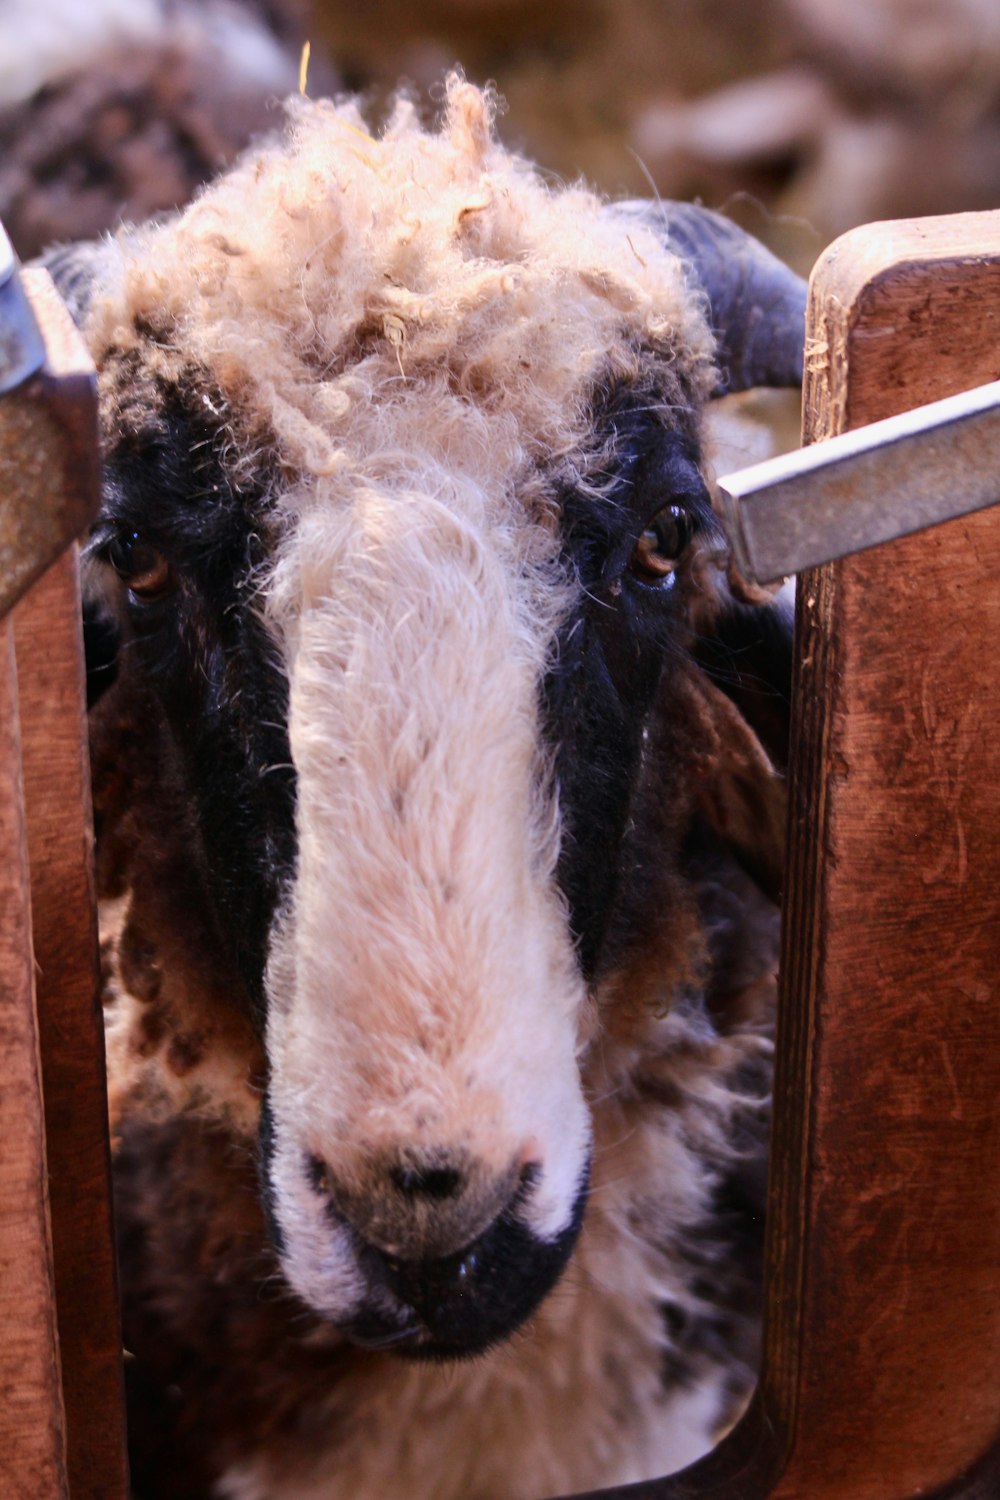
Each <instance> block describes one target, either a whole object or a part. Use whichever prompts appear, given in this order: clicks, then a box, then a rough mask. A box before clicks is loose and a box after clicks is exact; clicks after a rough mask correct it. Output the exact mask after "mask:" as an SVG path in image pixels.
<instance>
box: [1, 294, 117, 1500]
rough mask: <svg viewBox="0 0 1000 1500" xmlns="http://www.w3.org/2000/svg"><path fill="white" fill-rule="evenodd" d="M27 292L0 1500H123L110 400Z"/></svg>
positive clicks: (5, 599) (19, 467)
mask: <svg viewBox="0 0 1000 1500" xmlns="http://www.w3.org/2000/svg"><path fill="white" fill-rule="evenodd" d="M24 281H25V290H26V291H27V293H28V296H29V300H30V301H31V303H32V306H33V308H34V311H35V315H36V317H37V320H38V322H39V324H40V326H41V328H42V331H43V333H44V337H45V344H46V350H47V356H48V357H47V362H46V365H45V367H44V368H43V370H42V371H41V372H40V373H39V374H38V375H36V376H35V377H33V378H32V379H31V380H30V381H28V382H27V383H26V384H25V385H23V386H21V387H19V388H18V389H17V390H16V391H14V392H13V393H12V394H9V395H7V396H5V397H4V398H3V403H2V406H0V498H2V507H0V613H2V611H3V610H4V609H6V608H7V607H8V606H9V605H10V604H12V603H14V601H16V600H18V599H19V600H20V602H19V603H17V605H16V608H15V609H14V610H13V611H12V615H10V616H7V617H6V618H4V619H0V632H2V637H0V639H2V648H3V649H2V653H0V696H2V701H0V838H2V844H0V847H2V848H3V851H4V854H3V859H2V860H0V1500H22V1497H23V1500H124V1497H125V1495H126V1492H127V1475H126V1464H125V1444H124V1419H123V1400H122V1376H121V1335H120V1324H119V1316H118V1303H117V1287H116V1276H115V1258H114V1249H113V1240H112V1234H111V1196H110V1170H109V1151H108V1128H107V1108H106V1094H105V1082H104V1046H103V1032H102V1028H101V1017H100V1003H99V977H98V966H97V934H96V923H95V914H94V883H93V875H92V869H91V861H92V831H91V819H90V785H89V766H88V761H87V748H86V724H85V703H84V669H83V655H82V642H81V638H80V593H79V583H78V578H77V560H76V551H75V547H73V546H72V545H71V544H72V539H73V537H74V536H75V535H76V534H77V533H78V532H79V531H81V530H82V529H83V528H84V527H85V526H86V525H87V523H88V522H89V520H90V519H91V516H92V514H93V512H94V509H95V507H96V504H97V430H96V399H95V398H96V390H95V379H94V371H93V366H92V365H91V364H90V361H89V359H88V358H87V356H86V353H85V351H84V349H83V346H82V344H81V343H80V340H79V338H78V336H77V334H76V332H75V330H74V328H73V325H72V322H71V320H70V318H69V315H68V313H67V312H66V309H65V308H64V307H63V305H62V303H61V301H60V299H59V297H58V296H57V294H56V292H55V289H54V288H53V286H52V284H51V282H50V280H49V278H48V277H47V276H46V275H45V274H44V273H43V272H29V273H25V277H24ZM46 569H47V571H45V570H46ZM15 642H16V668H15ZM36 998H37V1011H36ZM39 1064H40V1067H39Z"/></svg>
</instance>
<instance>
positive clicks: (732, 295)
mask: <svg viewBox="0 0 1000 1500" xmlns="http://www.w3.org/2000/svg"><path fill="white" fill-rule="evenodd" d="M617 207H618V208H619V209H621V210H623V211H624V212H625V213H626V214H627V215H629V216H630V217H632V216H634V217H636V218H639V219H641V220H642V221H643V223H645V224H646V225H647V226H648V227H649V228H650V229H652V230H653V231H654V232H655V233H657V234H659V235H660V236H661V238H663V239H664V240H665V241H666V242H667V244H668V245H669V246H670V248H671V249H672V250H673V251H675V252H676V254H677V255H679V256H680V257H681V259H682V260H684V261H686V262H687V263H688V264H689V265H690V266H691V267H692V269H693V270H694V273H695V275H696V276H697V279H698V282H699V284H700V286H701V288H702V290H703V291H704V292H705V295H706V296H707V298H708V303H709V309H710V316H711V322H712V329H713V331H714V333H715V335H716V337H717V339H718V352H717V358H718V362H719V371H720V384H719V388H718V390H717V391H716V394H717V395H723V394H725V392H727V391H744V390H748V389H749V388H750V387H751V386H755V385H775V386H790V385H801V383H802V352H803V345H804V343H805V308H806V283H805V282H804V281H803V280H802V278H801V277H800V276H797V275H796V274H795V272H794V271H792V270H790V269H789V267H788V266H786V265H785V264H784V262H783V261H780V260H778V258H777V256H775V255H772V254H771V252H770V250H767V249H765V247H764V246H763V245H762V244H761V243H760V241H759V240H755V239H754V237H753V235H750V234H747V232H746V231H745V230H743V229H740V228H739V226H738V225H736V224H732V223H730V221H729V220H728V219H725V218H723V216H722V215H721V214H717V213H713V212H712V210H711V209H708V208H700V207H698V206H697V205H696V204H693V203H668V202H661V203H655V202H636V201H633V202H628V203H621V204H619V205H617Z"/></svg>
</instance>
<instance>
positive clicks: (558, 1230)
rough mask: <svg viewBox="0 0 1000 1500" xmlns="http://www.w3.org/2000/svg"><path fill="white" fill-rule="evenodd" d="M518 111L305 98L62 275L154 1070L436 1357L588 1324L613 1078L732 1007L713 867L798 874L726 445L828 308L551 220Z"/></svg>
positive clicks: (322, 1264) (682, 222) (310, 1242)
mask: <svg viewBox="0 0 1000 1500" xmlns="http://www.w3.org/2000/svg"><path fill="white" fill-rule="evenodd" d="M489 116H490V104H489V100H488V99H487V98H484V96H483V95H482V94H480V93H479V92H478V91H476V90H475V89H473V88H472V87H471V86H469V85H466V84H464V83H463V82H461V81H458V80H452V82H451V84H450V86H449V94H448V103H447V109H446V113H445V117H444V122H443V125H442V127H441V129H440V131H439V132H437V133H433V134H432V133H428V132H425V131H424V130H422V129H421V128H420V127H419V125H418V123H417V121H416V119H415V116H414V113H413V111H412V109H411V108H410V107H409V106H408V105H405V104H403V105H400V106H399V107H398V109H397V112H396V114H395V116H394V118H393V120H392V121H391V122H390V124H389V126H388V127H387V129H386V131H385V134H384V135H383V137H382V138H380V139H379V140H375V139H373V138H372V137H371V136H370V135H369V134H368V132H367V131H366V129H365V127H364V124H363V121H362V120H361V117H360V116H359V115H358V114H357V113H356V112H355V111H354V110H353V108H352V107H351V106H349V105H338V106H337V107H336V108H334V107H333V106H331V105H328V104H325V103H317V104H312V103H308V102H305V101H299V102H296V103H295V105H294V106H292V108H291V123H290V127H289V130H288V133H287V135H286V137H285V139H284V140H283V141H282V142H281V143H277V144H269V145H266V146H264V147H262V148H260V149H259V150H257V151H255V152H252V153H251V154H250V155H248V156H247V157H246V158H245V159H244V160H243V162H242V163H241V164H240V165H239V166H238V167H237V168H236V169H235V170H234V171H233V172H231V173H230V174H228V175H227V176H225V177H223V178H222V179H220V181H219V182H218V183H217V184H215V185H214V186H213V187H212V188H210V189H209V190H207V191H206V192H205V193H204V194H203V195H202V197H201V198H200V199H199V200H198V201H197V202H196V203H195V204H194V205H193V206H192V207H191V208H189V209H188V210H187V211H186V212H185V213H183V214H182V215H180V216H178V217H176V218H173V219H170V220H168V221H166V222H165V223H163V224H161V225H158V226H153V227H150V228H146V229H141V230H134V231H126V232H123V233H122V234H121V235H119V237H118V238H117V240H115V241H114V242H112V243H111V244H109V245H107V246H105V247H101V248H100V249H98V250H95V249H93V248H91V249H89V250H86V251H83V252H81V251H74V250H69V251H63V252H58V253H57V254H56V255H55V256H53V257H52V259H51V261H50V264H51V267H52V269H53V272H54V274H55V275H56V277H57V279H58V280H59V281H60V283H61V284H62V286H63V288H64V290H65V293H66V295H67V298H68V300H69V301H70V303H71V305H72V306H73V307H74V308H75V310H76V312H77V314H78V316H79V318H80V320H81V322H82V324H83V326H84V329H85V332H86V335H87V337H88V339H89V342H90V345H91V347H92V349H93V351H94V354H95V357H96V358H97V361H98V364H99V368H100V371H101V382H102V393H103V394H102V401H103V421H104V434H105V443H106V482H105V505H104V510H103V514H102V517H101V520H100V521H99V523H98V525H97V527H96V529H95V532H94V536H93V538H92V542H91V545H90V549H89V555H90V560H89V585H88V586H89V589H90V593H91V597H92V599H94V600H97V601H99V602H100V604H101V608H102V609H103V611H104V615H105V618H110V619H111V620H113V621H114V624H115V629H116V631H117V633H118V637H119V644H118V649H117V673H118V680H117V682H116V683H115V686H114V687H113V688H112V689H111V690H110V691H109V692H108V693H107V694H106V695H105V696H104V697H103V698H102V699H101V701H100V702H99V703H98V705H97V708H96V709H95V765H96V777H97V804H98V808H99V811H102V812H103V817H104V828H103V830H102V864H103V868H104V871H105V875H104V883H105V888H106V890H107V891H108V892H109V893H111V894H114V892H115V890H121V889H123V888H125V887H127V889H128V893H129V904H128V906H127V908H126V910H125V915H124V917H123V919H122V924H123V925H122V926H121V930H120V932H119V935H118V938H117V941H116V952H117V960H116V961H117V965H118V974H119V983H120V985H121V987H122V988H123V989H124V990H127V991H129V992H130V993H131V994H132V995H136V994H138V995H139V996H140V999H143V1000H144V1001H145V1002H146V1011H145V1021H144V1022H143V1023H142V1025H140V1028H139V1030H140V1033H141V1035H142V1036H143V1038H144V1041H143V1043H142V1045H140V1046H139V1047H138V1050H139V1051H140V1052H142V1051H143V1049H145V1052H146V1053H156V1054H157V1056H158V1060H159V1061H160V1062H161V1063H162V1064H163V1067H162V1069H161V1071H162V1072H163V1074H164V1075H168V1074H172V1075H173V1076H174V1077H175V1078H177V1077H183V1078H184V1079H186V1080H188V1081H189V1082H191V1083H192V1088H191V1091H190V1100H191V1101H193V1103H194V1104H195V1105H200V1106H201V1107H203V1108H208V1109H211V1108H218V1109H228V1110H229V1111H230V1112H231V1113H232V1114H233V1115H234V1116H239V1115H240V1114H241V1112H242V1114H243V1115H247V1116H249V1115H251V1114H254V1113H255V1108H254V1100H255V1098H256V1095H257V1093H259V1094H260V1095H262V1100H263V1102H262V1107H261V1108H260V1111H259V1116H260V1118H259V1140H260V1155H261V1177H262V1185H263V1197H264V1200H265V1203H266V1206H267V1212H268V1216H269V1220H270V1223H271V1226H272V1231H273V1238H274V1242H275V1244H276V1246H277V1248H278V1253H279V1256H280V1261H281V1266H282V1269H283V1271H284V1273H285V1275H286V1276H287V1278H288V1280H289V1282H290V1283H291V1285H292V1286H293V1287H294V1288H295V1290H296V1291H297V1292H298V1294H299V1295H300V1296H301V1297H302V1298H303V1299H304V1300H305V1301H306V1302H307V1303H308V1304H309V1305H310V1306H311V1307H312V1308H313V1309H315V1310H316V1311H318V1312H319V1313H320V1314H322V1315H323V1316H324V1317H325V1318H327V1319H329V1320H331V1321H332V1322H333V1323H335V1324H337V1325H338V1326H340V1327H342V1328H343V1329H344V1330H345V1332H346V1333H347V1334H348V1335H349V1336H350V1337H352V1338H353V1339H354V1340H355V1341H357V1342H359V1343H363V1344H367V1345H370V1346H375V1347H391V1348H394V1349H396V1350H398V1351H399V1352H401V1353H406V1354H412V1355H414V1356H416V1357H423V1358H435V1357H450V1356H462V1355H467V1354H472V1353H476V1352H478V1351H480V1350H482V1349H484V1348H486V1347H488V1346H489V1345H490V1344H492V1343H494V1342H496V1341H497V1340H499V1339H502V1338H503V1337H505V1336H506V1335H507V1334H509V1333H510V1332H511V1331H512V1330H513V1329H514V1328H515V1327H516V1326H517V1325H518V1324H519V1323H520V1322H521V1321H522V1320H523V1319H524V1318H525V1317H526V1316H528V1315H529V1314H530V1312H531V1311H532V1310H533V1308H534V1307H535V1306H536V1305H537V1304H538V1302H539V1301H540V1299H541V1298H542V1297H543V1296H544V1295H545V1294H546V1292H547V1291H548V1290H549V1289H550V1287H551V1286H552V1285H553V1284H554V1283H555V1281H556V1279H557V1278H558V1276H559V1274H560V1273H561V1271H562V1269H563V1267H564V1266H565V1264H566V1262H567V1260H568V1258H569V1256H570V1254H571V1251H572V1247H573V1244H574V1241H575V1238H576V1236H577V1234H578V1231H579V1228H580V1224H581V1220H582V1217H583V1214H584V1210H585V1205H586V1200H587V1185H588V1172H589V1163H590V1155H591V1142H592V1115H593V1109H594V1103H593V1100H592V1099H591V1098H590V1097H589V1093H590V1090H589V1088H588V1084H587V1075H586V1068H587V1059H588V1057H590V1056H592V1054H593V1051H594V1047H595V1040H596V1039H598V1038H599V1039H601V1044H602V1045H604V1044H605V1042H607V1045H609V1046H610V1045H611V1041H614V1044H615V1045H616V1046H620V1047H622V1048H625V1049H629V1048H631V1049H632V1051H633V1052H634V1051H635V1049H636V1048H637V1047H638V1046H639V1045H640V1044H641V1037H642V1035H643V1033H642V1026H643V1025H644V1024H646V1023H647V1022H648V1024H649V1025H653V1024H655V1018H656V1017H657V1016H662V1014H663V1013H664V1012H665V1011H667V1010H668V1009H669V1006H670V1003H671V1000H672V998H673V997H674V996H675V995H676V994H678V993H682V992H684V993H686V992H689V991H691V990H693V989H694V988H696V987H697V985H698V984H699V983H701V982H702V981H703V979H704V973H705V970H706V966H707V963H708V959H707V955H706V944H705V939H704V934H703V931H702V923H701V921H700V917H699V912H698V909H697V901H696V899H695V896H694V894H693V886H692V881H691V880H690V878H689V875H688V865H689V863H690V860H691V858H692V857H693V856H692V853H691V851H692V849H693V848H694V846H695V845H696V844H697V843H698V838H699V830H705V829H710V830H715V832H714V834H713V835H712V836H714V837H718V838H719V839H722V840H724V839H727V838H728V837H729V836H730V834H731V833H732V830H733V828H734V827H735V826H736V825H739V827H740V828H741V829H742V830H743V834H742V845H743V848H742V851H741V852H742V854H743V855H744V856H746V858H747V859H748V860H749V862H751V863H752V862H753V860H754V858H755V857H759V862H760V865H761V867H768V868H771V869H773V866H774V846H775V842H776V839H777V834H776V831H775V830H776V828H777V826H778V825H779V824H780V813H777V812H776V811H775V805H776V803H775V798H776V792H775V788H776V787H777V785H778V780H777V776H776V772H775V770H774V766H773V763H772V756H771V754H770V753H769V752H770V751H771V750H773V748H774V747H773V746H768V749H765V748H764V746H763V745H762V743H761V740H760V738H759V737H758V735H757V733H756V732H755V730H754V728H753V727H752V724H751V722H750V720H751V719H752V718H753V715H752V714H751V715H750V717H749V719H748V717H747V715H746V714H745V713H744V712H742V711H741V709H740V708H739V707H737V706H736V695H734V694H733V693H732V692H729V693H726V692H723V691H721V690H720V688H719V687H718V686H716V685H714V684H713V682H712V680H711V677H710V674H709V672H708V671H707V670H706V666H705V662H706V659H707V658H706V653H708V655H711V651H712V650H713V649H718V650H721V651H722V653H723V655H726V654H727V652H728V653H729V654H730V655H731V654H733V653H735V654H737V655H738V654H739V653H744V657H745V659H746V660H747V661H749V660H750V658H751V655H752V653H753V651H754V650H755V649H757V647H758V646H760V644H761V642H765V643H766V640H767V639H768V631H769V629H770V626H769V625H768V624H767V623H766V622H765V623H762V622H764V620H765V616H766V615H767V609H766V608H765V607H755V606H751V605H748V604H745V603H740V602H739V601H738V600H736V599H734V597H733V596H732V594H731V593H730V590H729V584H728V583H727V572H726V570H727V559H726V556H725V552H724V547H723V541H722V536H721V533H720V531H719V528H718V526H717V523H716V521H715V519H714V516H713V511H712V505H711V499H710V494H709V490H708V486H707V482H706V478H705V474H704V465H703V462H702V458H701V447H700V414H701V412H702V409H703V406H704V404H705V402H706V400H707V399H708V398H709V396H710V395H711V393H712V392H713V390H714V389H716V387H717V386H718V385H719V384H720V383H726V382H728V383H729V384H740V383H745V384H752V383H759V382H760V381H762V380H781V379H793V378H795V375H796V372H797V368H798V361H799V359H800V346H801V318H802V305H803V295H802V289H801V287H800V285H799V284H798V282H797V281H796V280H795V279H794V278H792V277H790V276H789V274H788V273H786V272H785V271H784V270H783V268H780V267H778V266H777V263H776V262H773V261H771V260H770V259H769V258H768V257H766V255H765V253H764V252H763V251H761V250H760V248H759V247H754V246H753V244H752V242H750V241H748V240H746V239H745V238H744V237H742V236H740V235H739V234H738V233H737V232H736V231H734V230H733V229H732V228H731V227H730V226H728V225H723V224H722V221H718V220H715V219H714V216H710V215H704V214H699V213H698V212H695V211H690V210H678V211H677V217H676V224H677V230H678V234H677V246H675V245H673V244H672V243H671V224H672V222H673V221H672V210H670V209H669V208H663V209H661V208H656V209H650V208H645V209H638V208H636V206H634V205H631V206H620V207H618V208H612V207H608V206H607V205H606V204H603V203H601V202H600V201H599V200H598V199H597V198H595V197H594V196H593V195H591V194H590V193H589V192H587V191H585V190H584V189H582V188H560V189H553V188H550V187H548V186H546V185H545V184H544V183H543V182H542V181H541V179H540V178H539V176H538V175H537V174H536V173H535V172H534V171H533V170H532V169H531V168H529V167H528V166H527V165H526V164H525V163H523V162H522V161H520V160H519V159H517V158H516V157H514V156H512V155H510V154H509V153H508V152H506V151H505V150H504V149H503V148H501V147H500V146H499V145H498V144H497V143H496V142H495V141H494V139H493V137H492V133H491V122H490V118H489ZM678 246H679V252H678ZM700 261H703V262H704V264H705V266H706V267H708V270H707V271H706V272H705V273H704V275H703V283H699V281H698V279H697V268H698V264H699V262H700ZM727 267H728V268H729V269H730V270H732V271H734V273H735V274H734V275H733V276H731V277H729V279H728V280H727ZM737 282H738V283H739V287H738V292H737V291H734V289H733V286H734V284H735V283H737ZM723 318H724V319H725V324H726V326H725V329H724V331H723V336H722V338H721V339H720V340H719V341H718V342H717V341H716V338H715V336H714V333H713V329H712V327H711V326H710V324H711V321H716V320H719V319H723ZM755 345H756V347H757V349H758V353H757V355H755V354H754V353H753V347H754V346H755ZM720 367H721V368H720ZM721 622H726V625H725V629H722V628H720V627H721ZM727 630H728V632H729V636H728V638H727V635H726V631H727ZM774 638H775V640H779V639H783V633H782V631H781V630H778V631H776V632H775V635H774ZM727 639H728V645H727V644H726V641H727ZM720 642H721V643H722V645H721V646H720V644H719V643H720ZM712 643H714V646H713V644H712ZM783 650H784V647H783V646H782V647H781V648H780V649H779V650H778V652H777V655H778V656H780V655H781V654H782V651H783ZM769 655H770V656H772V657H773V655H774V653H769V651H768V650H766V649H765V650H763V652H762V656H769ZM727 659H728V656H727ZM769 670H770V669H769V668H768V667H767V666H764V667H763V668H762V669H761V671H762V675H763V677H764V678H765V679H766V678H767V675H768V671H769ZM723 675H724V674H723ZM765 738H766V736H765ZM733 842H735V843H736V844H737V845H738V846H739V844H740V843H741V838H739V837H737V838H735V839H734V840H733ZM758 845H759V847H757V846H758ZM123 870H124V871H125V873H124V874H123V873H122V872H123ZM150 1007H152V1009H150ZM151 1014H155V1015H156V1016H157V1017H158V1020H157V1024H156V1025H155V1026H153V1027H152V1028H151V1027H150V1024H149V1017H150V1015H151ZM650 1017H652V1018H653V1019H652V1020H649V1018H650ZM164 1018H166V1019H164ZM643 1018H646V1019H645V1020H643ZM208 1033H211V1034H212V1036H213V1037H214V1039H215V1042H216V1044H217V1045H216V1049H215V1054H213V1055H214V1056H215V1061H214V1063H213V1065H212V1067H209V1066H207V1065H204V1066H203V1065H202V1064H203V1057H202V1054H203V1052H204V1051H205V1037H206V1035H207V1034H208ZM609 1039H610V1040H609ZM135 1050H136V1048H135V1047H134V1046H133V1051H135ZM220 1052H221V1053H223V1054H224V1055H225V1058H226V1059H228V1065H229V1071H228V1073H227V1072H226V1071H225V1069H224V1068H222V1067H220V1065H219V1063H218V1054H219V1053H220ZM213 1068H214V1071H213ZM142 1088H144V1089H145V1090H146V1091H147V1092H148V1091H149V1082H148V1078H147V1079H146V1080H145V1081H144V1083H143V1085H142ZM150 1107H152V1106H150Z"/></svg>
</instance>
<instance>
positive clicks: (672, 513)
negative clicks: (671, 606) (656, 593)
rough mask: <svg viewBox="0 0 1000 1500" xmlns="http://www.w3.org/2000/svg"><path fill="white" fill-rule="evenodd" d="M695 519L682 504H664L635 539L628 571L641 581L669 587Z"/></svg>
mask: <svg viewBox="0 0 1000 1500" xmlns="http://www.w3.org/2000/svg"><path fill="white" fill-rule="evenodd" d="M693 534H694V522H693V520H692V518H691V514H690V512H689V511H687V510H685V508H684V506H683V505H665V506H664V507H663V509H662V510H659V511H657V513H656V515H655V516H654V517H653V519H652V520H651V521H650V523H649V525H648V526H647V527H646V528H645V530H644V531H643V532H642V534H641V535H640V537H639V540H638V541H637V542H636V544H635V547H634V548H633V551H632V556H631V558H630V559H629V571H630V572H631V573H632V575H633V577H635V578H638V579H639V580H640V581H641V582H642V583H648V584H657V585H659V586H660V587H661V588H668V587H669V586H670V584H671V583H672V582H673V576H674V570H675V568H676V567H677V563H678V561H679V559H680V557H681V554H682V553H683V552H684V550H685V548H686V547H687V546H688V543H689V542H690V541H691V537H692V535H693Z"/></svg>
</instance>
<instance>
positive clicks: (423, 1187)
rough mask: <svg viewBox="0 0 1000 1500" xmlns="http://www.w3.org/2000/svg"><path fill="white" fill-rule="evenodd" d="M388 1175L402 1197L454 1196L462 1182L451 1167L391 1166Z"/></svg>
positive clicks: (441, 1197) (460, 1177) (459, 1175)
mask: <svg viewBox="0 0 1000 1500" xmlns="http://www.w3.org/2000/svg"><path fill="white" fill-rule="evenodd" d="M389 1177H390V1180H391V1182H392V1184H393V1186H394V1187H395V1188H396V1189H397V1190H398V1191H399V1192H400V1193H402V1194H403V1197H404V1198H434V1199H436V1200H441V1199H444V1198H454V1197H455V1195H456V1194H457V1193H458V1192H459V1191H460V1190H461V1187H462V1182H463V1179H462V1174H461V1172H456V1171H455V1169H454V1168H453V1167H414V1166H407V1167H392V1168H390V1171H389Z"/></svg>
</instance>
